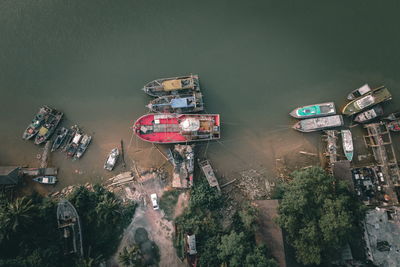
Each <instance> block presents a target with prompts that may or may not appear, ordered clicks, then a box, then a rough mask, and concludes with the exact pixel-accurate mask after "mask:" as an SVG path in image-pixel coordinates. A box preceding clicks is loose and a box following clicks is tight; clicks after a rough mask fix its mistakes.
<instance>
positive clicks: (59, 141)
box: [51, 127, 68, 152]
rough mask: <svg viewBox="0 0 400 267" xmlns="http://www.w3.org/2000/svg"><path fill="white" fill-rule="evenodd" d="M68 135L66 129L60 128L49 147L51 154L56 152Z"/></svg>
mask: <svg viewBox="0 0 400 267" xmlns="http://www.w3.org/2000/svg"><path fill="white" fill-rule="evenodd" d="M67 135H68V129H67V128H65V127H62V128H61V129H59V130H58V132H57V137H56V139H54V143H53V145H52V147H51V152H54V151H56V150H57V149H58V148H59V147H60V146H61V145H62V143H63V142H64V141H65V139H66V138H67Z"/></svg>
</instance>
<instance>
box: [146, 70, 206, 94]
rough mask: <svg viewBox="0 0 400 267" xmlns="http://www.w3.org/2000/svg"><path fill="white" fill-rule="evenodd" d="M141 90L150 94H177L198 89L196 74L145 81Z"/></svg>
mask: <svg viewBox="0 0 400 267" xmlns="http://www.w3.org/2000/svg"><path fill="white" fill-rule="evenodd" d="M143 91H144V92H145V93H146V94H148V95H150V96H155V97H159V96H165V95H177V94H182V93H188V92H193V91H198V92H199V91H200V83H199V76H198V75H189V76H180V77H173V78H163V79H157V80H154V81H151V82H149V83H147V84H146V85H145V86H144V87H143Z"/></svg>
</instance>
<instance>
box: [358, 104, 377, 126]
mask: <svg viewBox="0 0 400 267" xmlns="http://www.w3.org/2000/svg"><path fill="white" fill-rule="evenodd" d="M382 115H383V108H382V106H381V105H377V106H375V107H373V108H371V109H368V110H366V111H364V112H361V113H359V114H357V116H356V117H355V118H354V121H356V122H359V123H366V122H369V121H372V120H373V119H376V118H378V117H379V116H382Z"/></svg>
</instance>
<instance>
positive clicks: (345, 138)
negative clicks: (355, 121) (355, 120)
mask: <svg viewBox="0 0 400 267" xmlns="http://www.w3.org/2000/svg"><path fill="white" fill-rule="evenodd" d="M341 134H342V142H343V151H344V154H345V156H346V158H347V159H348V160H349V161H352V159H353V154H354V147H353V138H352V135H351V131H350V130H342V132H341Z"/></svg>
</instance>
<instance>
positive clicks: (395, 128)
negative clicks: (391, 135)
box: [387, 119, 400, 132]
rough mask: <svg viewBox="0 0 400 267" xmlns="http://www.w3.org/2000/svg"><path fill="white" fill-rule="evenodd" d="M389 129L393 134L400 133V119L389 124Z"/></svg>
mask: <svg viewBox="0 0 400 267" xmlns="http://www.w3.org/2000/svg"><path fill="white" fill-rule="evenodd" d="M387 127H388V129H389V130H390V131H392V132H400V119H399V120H395V121H391V122H389V123H388V124H387Z"/></svg>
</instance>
